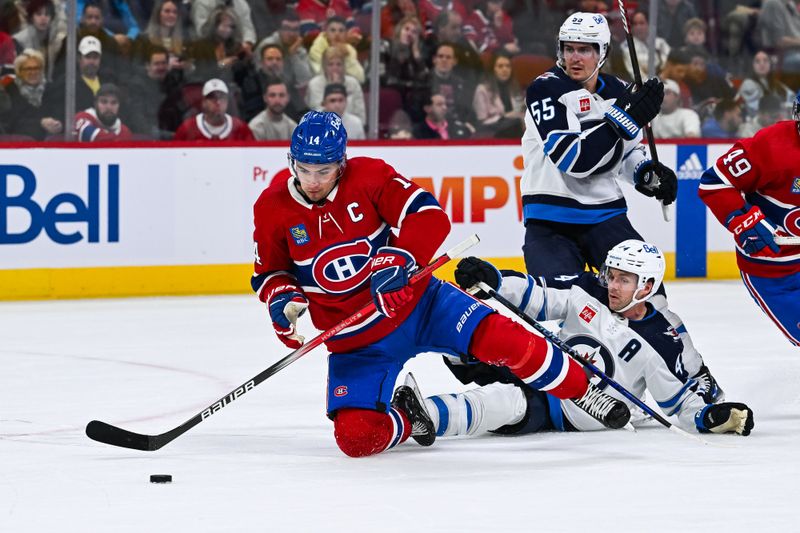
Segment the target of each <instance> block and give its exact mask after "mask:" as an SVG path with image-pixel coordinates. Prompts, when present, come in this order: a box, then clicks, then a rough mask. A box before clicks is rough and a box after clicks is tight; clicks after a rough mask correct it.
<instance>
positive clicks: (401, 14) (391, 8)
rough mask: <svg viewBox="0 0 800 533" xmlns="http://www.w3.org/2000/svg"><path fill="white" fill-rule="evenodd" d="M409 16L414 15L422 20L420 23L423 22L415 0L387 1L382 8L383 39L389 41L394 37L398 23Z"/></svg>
mask: <svg viewBox="0 0 800 533" xmlns="http://www.w3.org/2000/svg"><path fill="white" fill-rule="evenodd" d="M407 17H414V18H416V19H417V20H418V21H420V25H421V24H422V21H421V19H420V16H419V12H418V11H417V4H416V2H415V1H414V0H389V1H388V2H386V5H384V6H383V7H382V8H381V39H385V40H387V41H389V40H391V39H393V38H394V36H395V33H396V31H397V25H398V24H399V23H400V21H402V20H404V19H405V18H407ZM420 35H422V32H420Z"/></svg>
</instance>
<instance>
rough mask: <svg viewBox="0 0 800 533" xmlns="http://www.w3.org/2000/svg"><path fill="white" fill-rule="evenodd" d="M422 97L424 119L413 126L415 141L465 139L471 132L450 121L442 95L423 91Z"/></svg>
mask: <svg viewBox="0 0 800 533" xmlns="http://www.w3.org/2000/svg"><path fill="white" fill-rule="evenodd" d="M423 93H424V95H423V97H422V102H423V110H424V111H425V118H424V119H423V120H422V121H421V122H418V123H416V124H415V125H414V130H413V132H414V138H415V139H441V140H448V139H466V138H468V137H470V136H471V135H472V131H471V130H470V129H469V128H467V127H466V126H465V125H464V124H463V123H461V122H456V121H451V120H449V119H448V118H447V117H448V112H447V99H446V98H445V97H444V95H442V94H439V93H436V92H433V91H430V90H425V91H423Z"/></svg>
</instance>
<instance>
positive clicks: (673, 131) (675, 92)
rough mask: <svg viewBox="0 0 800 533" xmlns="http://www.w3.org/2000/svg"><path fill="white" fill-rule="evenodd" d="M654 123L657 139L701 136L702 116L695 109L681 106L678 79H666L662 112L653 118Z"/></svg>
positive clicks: (654, 132) (654, 133)
mask: <svg viewBox="0 0 800 533" xmlns="http://www.w3.org/2000/svg"><path fill="white" fill-rule="evenodd" d="M652 125H653V136H654V137H655V138H656V139H674V138H684V137H700V116H699V115H698V114H697V112H696V111H695V110H694V109H689V108H686V107H683V106H681V88H680V86H679V85H678V82H677V81H675V80H671V79H665V80H664V100H663V102H661V113H660V114H659V115H658V116H656V118H654V119H653V123H652Z"/></svg>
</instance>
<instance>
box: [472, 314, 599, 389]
mask: <svg viewBox="0 0 800 533" xmlns="http://www.w3.org/2000/svg"><path fill="white" fill-rule="evenodd" d="M470 353H471V354H472V355H474V356H475V357H476V358H478V359H479V360H480V361H483V362H484V363H488V364H490V365H497V366H507V367H508V368H509V369H510V370H511V371H512V372H513V373H514V374H515V375H516V376H518V377H519V378H520V379H522V380H523V381H524V382H525V383H527V384H528V385H530V386H532V387H534V388H536V389H539V390H543V391H547V392H549V393H550V394H552V395H553V396H555V397H557V398H560V399H566V398H580V397H581V396H583V394H584V393H585V392H586V388H587V387H588V383H589V381H588V379H587V377H586V373H585V372H584V371H583V368H582V367H581V366H580V365H579V364H578V363H576V362H575V361H573V360H572V359H570V357H569V356H568V355H566V354H563V353H561V350H560V349H559V348H558V347H556V346H553V345H552V344H551V343H550V342H549V341H548V340H547V339H545V338H544V337H539V336H538V335H534V334H533V333H531V332H530V331H528V330H527V329H525V328H524V327H522V326H521V325H520V324H518V323H516V322H514V321H513V320H511V319H509V318H507V317H505V316H503V315H500V314H498V313H492V314H491V315H489V316H487V317H486V318H484V319H483V320H482V321H481V323H480V324H478V327H477V328H476V329H475V333H473V335H472V340H471V342H470Z"/></svg>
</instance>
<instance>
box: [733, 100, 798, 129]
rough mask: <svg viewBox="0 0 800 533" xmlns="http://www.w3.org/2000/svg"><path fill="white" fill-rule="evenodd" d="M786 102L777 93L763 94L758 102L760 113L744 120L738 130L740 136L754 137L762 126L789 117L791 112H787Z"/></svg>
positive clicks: (764, 126) (770, 124)
mask: <svg viewBox="0 0 800 533" xmlns="http://www.w3.org/2000/svg"><path fill="white" fill-rule="evenodd" d="M785 104H786V102H785V101H784V100H783V99H782V98H779V97H778V96H777V95H775V94H772V93H767V94H765V95H764V96H762V97H761V100H760V101H759V102H758V113H757V114H756V115H754V116H752V117H750V118H748V119H747V120H746V121H744V123H743V124H742V125H741V126H740V127H739V131H738V132H737V135H738V137H740V138H746V137H752V136H753V135H755V134H756V132H758V130H760V129H761V128H766V127H767V126H772V125H773V124H775V123H776V122H778V121H781V120H786V119H788V118H789V114H788V113H787V112H786V105H785Z"/></svg>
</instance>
